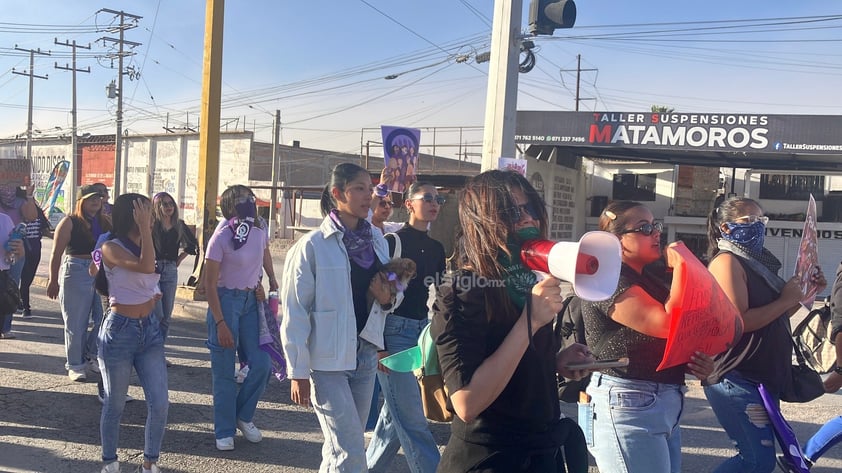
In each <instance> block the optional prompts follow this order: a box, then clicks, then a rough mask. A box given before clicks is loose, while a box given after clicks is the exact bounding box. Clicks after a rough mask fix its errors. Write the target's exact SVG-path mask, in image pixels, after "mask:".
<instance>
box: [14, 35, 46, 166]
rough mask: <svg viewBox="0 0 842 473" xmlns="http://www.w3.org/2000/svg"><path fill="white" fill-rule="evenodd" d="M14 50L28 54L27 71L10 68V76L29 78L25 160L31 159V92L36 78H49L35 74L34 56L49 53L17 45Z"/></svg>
mask: <svg viewBox="0 0 842 473" xmlns="http://www.w3.org/2000/svg"><path fill="white" fill-rule="evenodd" d="M15 49H16V50H18V51H24V52H28V53H29V70H28V71H23V72H18V71H16V70H14V68H12V74H18V75H21V76H29V113H28V115H27V119H26V159H32V96H33V93H32V90H33V89H34V88H35V78H36V77H37V78H39V79H47V78H48V77H49V76H47V75H46V74H45V75H43V76H39V75H37V74H35V54H43V55H44V56H49V55H50V52H49V51H47V52H44V51H41V48H38V49H23V48H19V47H18V45H17V44H16V45H15Z"/></svg>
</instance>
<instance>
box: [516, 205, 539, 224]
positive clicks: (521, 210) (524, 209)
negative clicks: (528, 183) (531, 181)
mask: <svg viewBox="0 0 842 473" xmlns="http://www.w3.org/2000/svg"><path fill="white" fill-rule="evenodd" d="M511 214H512V221H513V222H515V223H517V222H520V221H521V220H523V215H524V214H526V215H529V216H530V217H531V218H532V220H540V219H541V214H539V213H538V209H536V208H535V207H533V206H532V204H530V203H529V202H527V203H525V204H520V205H518V206H516V207H512V211H511Z"/></svg>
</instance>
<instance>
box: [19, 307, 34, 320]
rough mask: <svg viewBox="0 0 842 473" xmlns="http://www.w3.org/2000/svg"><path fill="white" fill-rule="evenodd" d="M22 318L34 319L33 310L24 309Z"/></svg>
mask: <svg viewBox="0 0 842 473" xmlns="http://www.w3.org/2000/svg"><path fill="white" fill-rule="evenodd" d="M20 316H21V318H24V319H29V318H32V310H30V309H23V313H22V314H21V315H20Z"/></svg>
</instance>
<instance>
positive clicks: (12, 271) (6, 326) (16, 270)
mask: <svg viewBox="0 0 842 473" xmlns="http://www.w3.org/2000/svg"><path fill="white" fill-rule="evenodd" d="M25 262H26V257H25V255H24V256H19V257H17V259H16V260H15V264H13V265H12V266H11V267H10V268H9V278H10V279H11V280H12V281H13V282H14V283H15V284H16V285H17V286H20V276H21V273H22V272H23V266H24V264H25ZM14 314H15V313H14V312H12V313H11V314H5V315H6V319H5V320H3V327H2V328H0V331H2V332H3V333H9V332H11V331H12V317H13V316H14Z"/></svg>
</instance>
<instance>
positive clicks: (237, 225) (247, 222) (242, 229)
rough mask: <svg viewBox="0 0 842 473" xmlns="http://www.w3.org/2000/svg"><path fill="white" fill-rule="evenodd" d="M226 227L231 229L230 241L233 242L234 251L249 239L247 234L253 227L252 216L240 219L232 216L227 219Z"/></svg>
mask: <svg viewBox="0 0 842 473" xmlns="http://www.w3.org/2000/svg"><path fill="white" fill-rule="evenodd" d="M228 228H230V229H231V232H232V235H231V241H232V242H233V243H234V251H237V250H239V249H240V248H242V247H243V245H245V244H246V242H248V240H249V234H250V233H251V230H252V228H254V217H246V218H243V219H240V218H238V217H234V218H232V219H231V220H228Z"/></svg>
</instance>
